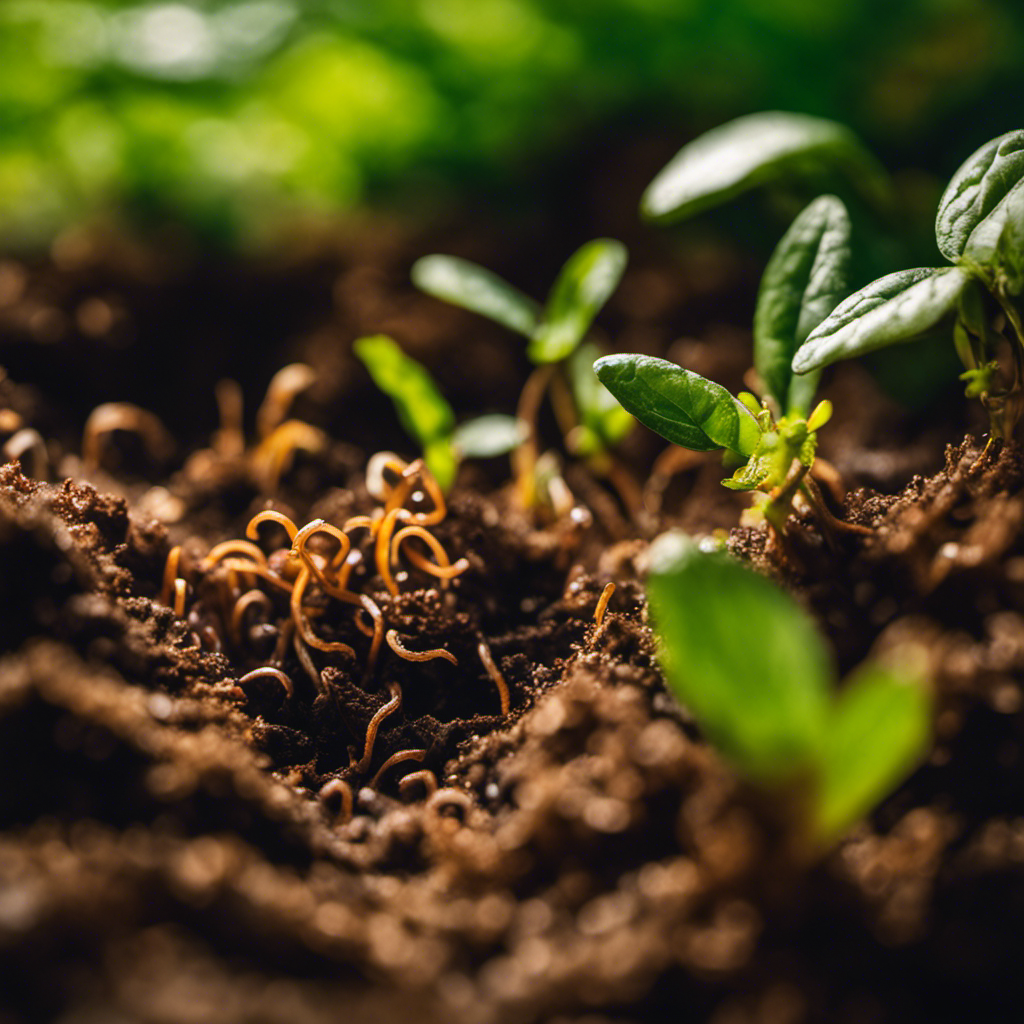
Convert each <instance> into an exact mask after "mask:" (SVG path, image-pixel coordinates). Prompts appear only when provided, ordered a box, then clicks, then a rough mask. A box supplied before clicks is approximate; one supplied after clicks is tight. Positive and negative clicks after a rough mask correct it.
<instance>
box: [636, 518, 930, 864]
mask: <svg viewBox="0 0 1024 1024" xmlns="http://www.w3.org/2000/svg"><path fill="white" fill-rule="evenodd" d="M649 564H650V574H649V577H648V581H647V596H648V601H649V603H650V610H651V616H652V619H653V622H654V627H655V630H656V632H657V635H658V641H659V646H660V652H659V658H660V661H661V664H662V667H663V669H664V672H665V678H666V681H667V682H668V685H669V687H670V688H671V689H672V691H673V692H674V693H675V695H676V697H677V698H678V699H679V700H680V702H681V703H682V704H684V705H685V706H686V707H687V708H689V709H690V710H691V711H692V712H693V714H694V716H695V717H696V719H697V722H698V723H699V725H700V727H701V729H702V730H703V731H704V733H705V734H706V736H707V738H708V739H709V740H710V741H711V742H712V743H713V744H714V745H715V746H716V747H717V748H718V749H719V750H720V751H721V752H722V754H723V755H724V756H725V757H726V758H727V759H728V760H729V761H730V762H732V764H733V765H734V766H735V767H736V769H737V770H738V771H739V772H741V773H742V774H743V775H745V776H746V777H747V778H748V779H749V780H750V781H751V782H753V783H755V784H756V785H758V786H761V787H763V788H765V789H766V790H770V791H773V792H776V793H779V794H781V795H782V797H783V798H784V799H787V798H788V799H790V800H791V802H792V808H791V811H792V812H793V813H795V815H796V818H797V822H798V827H799V828H800V830H801V831H802V832H803V833H804V836H805V838H808V839H810V840H811V841H812V843H813V844H814V845H815V846H817V847H819V848H820V847H823V846H827V845H829V844H830V843H832V842H834V841H835V840H837V839H838V838H839V837H841V836H842V834H843V833H844V832H846V831H847V830H848V829H849V827H850V826H851V825H853V824H854V823H855V822H856V821H857V820H858V819H859V818H861V817H862V816H863V815H864V814H866V813H867V812H869V811H870V810H871V808H872V807H874V806H875V805H876V804H877V803H878V802H879V801H880V800H881V799H882V798H883V797H884V796H885V795H886V794H887V793H889V792H890V791H891V789H892V788H893V787H894V786H895V785H896V784H897V783H899V782H900V781H901V780H902V779H903V778H904V777H905V776H906V775H907V773H908V772H909V771H910V770H911V768H912V767H913V766H914V765H915V764H916V763H918V762H919V761H920V760H921V759H922V757H923V756H924V753H925V751H926V749H927V744H928V740H929V735H930V722H931V707H930V704H931V702H930V698H929V694H928V691H927V688H926V686H925V685H924V679H923V677H922V672H921V670H920V668H914V667H913V666H912V664H911V663H912V661H913V660H914V659H910V658H908V659H905V661H906V664H904V665H903V666H902V667H901V668H895V667H889V666H886V665H883V664H881V663H879V662H868V663H865V664H864V665H861V666H860V668H858V669H857V670H856V671H854V672H853V673H852V674H851V675H850V676H849V677H848V678H847V679H846V680H845V681H844V682H843V685H842V687H841V689H840V690H839V692H838V693H837V692H836V691H835V686H834V680H835V671H834V669H833V667H832V665H831V663H830V658H829V656H828V653H827V651H826V649H825V645H824V643H823V642H822V639H821V637H820V636H819V635H818V633H817V631H816V630H815V629H814V627H813V625H812V624H811V622H810V620H809V619H808V617H807V615H806V614H805V613H804V612H803V611H802V609H801V608H800V607H799V606H798V605H797V604H796V602H795V601H793V600H792V599H791V598H790V597H789V596H788V595H786V594H784V593H783V592H782V591H781V590H779V589H778V588H777V587H775V586H774V585H773V584H772V583H770V582H769V581H768V580H766V579H764V578H763V577H761V576H758V575H757V574H756V573H754V572H752V571H751V570H749V569H747V568H746V567H744V566H742V565H741V564H740V563H739V562H736V561H735V560H733V559H732V558H731V557H729V556H728V555H725V554H724V553H721V552H716V553H706V552H704V551H702V550H701V549H700V547H699V546H698V545H697V544H696V543H695V542H694V541H693V540H691V539H690V538H689V537H687V536H686V535H685V534H681V533H667V534H663V535H662V536H661V537H659V538H658V540H656V541H655V542H654V544H653V545H652V546H651V550H650V556H649Z"/></svg>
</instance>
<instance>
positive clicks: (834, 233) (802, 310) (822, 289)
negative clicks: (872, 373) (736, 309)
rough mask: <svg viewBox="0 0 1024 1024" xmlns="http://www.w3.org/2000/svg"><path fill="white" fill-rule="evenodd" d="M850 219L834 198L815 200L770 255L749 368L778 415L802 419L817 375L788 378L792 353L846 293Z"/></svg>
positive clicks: (811, 398)
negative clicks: (793, 415) (755, 375)
mask: <svg viewBox="0 0 1024 1024" xmlns="http://www.w3.org/2000/svg"><path fill="white" fill-rule="evenodd" d="M849 273H850V218H849V215H848V214H847V212H846V207H845V206H844V205H843V203H842V201H841V200H839V199H837V198H836V197H835V196H819V197H818V198H817V199H815V200H814V202H812V203H811V204H810V205H809V206H808V207H806V208H805V209H804V210H803V211H802V212H801V213H800V214H799V216H798V217H797V218H796V220H794V221H793V223H792V225H791V226H790V228H789V230H788V231H787V232H786V234H785V235H784V236H783V238H782V241H781V242H779V244H778V246H777V247H776V249H775V252H773V253H772V257H771V259H770V260H769V261H768V266H767V267H766V268H765V272H764V276H763V277H762V278H761V288H760V291H759V292H758V296H757V308H756V310H755V311H754V367H755V369H756V370H757V373H758V375H759V376H760V378H761V380H762V381H763V383H764V386H765V390H766V391H767V393H768V394H769V395H771V397H772V398H774V400H775V402H776V404H777V405H778V409H779V412H780V413H781V414H786V413H797V414H799V415H806V414H807V412H808V411H809V410H810V407H811V402H812V401H813V399H814V391H815V388H816V387H817V385H818V376H819V375H818V374H808V375H807V376H806V377H797V378H794V376H793V369H792V362H793V356H794V355H795V354H796V350H797V349H798V348H799V347H800V346H801V345H802V344H803V342H804V341H805V340H806V339H807V335H808V334H810V333H811V331H812V330H814V328H815V327H817V326H818V324H820V323H821V321H822V320H824V319H825V317H826V316H828V314H829V313H831V312H832V310H833V309H835V307H836V306H837V305H838V304H839V302H840V301H841V300H842V299H843V298H844V297H845V296H846V295H847V293H848V287H849V286H848V281H849Z"/></svg>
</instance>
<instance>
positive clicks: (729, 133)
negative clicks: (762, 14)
mask: <svg viewBox="0 0 1024 1024" xmlns="http://www.w3.org/2000/svg"><path fill="white" fill-rule="evenodd" d="M777 183H785V184H793V183H802V184H803V185H804V186H805V187H806V186H809V187H810V188H811V189H812V191H811V194H812V195H813V194H815V193H816V192H820V191H823V190H824V189H829V190H839V191H840V192H841V193H842V194H843V195H849V196H851V197H856V198H857V199H858V200H860V201H861V202H863V203H864V204H866V205H867V206H868V207H869V208H871V209H874V210H876V211H878V212H880V213H887V212H888V211H890V210H891V208H892V205H893V197H892V186H891V183H890V180H889V177H888V175H887V174H886V172H885V170H884V168H883V167H882V166H881V165H880V164H879V162H878V161H877V160H876V159H875V157H874V156H872V154H871V153H870V152H869V151H868V150H867V149H865V147H864V146H863V145H862V143H861V142H860V140H859V139H858V138H857V137H856V135H854V134H853V132H851V131H850V130H849V129H848V128H846V127H844V126H843V125H841V124H837V123H836V122H834V121H827V120H824V119H822V118H820V117H810V116H808V115H806V114H790V113H786V112H784V111H778V110H771V111H765V112H762V113H758V114H749V115H747V116H746V117H739V118H737V119H736V120H734V121H729V122H728V123H726V124H723V125H721V126H719V127H718V128H714V129H712V130H711V131H709V132H706V133H705V134H703V135H701V136H699V137H698V138H696V139H694V140H693V141H692V142H690V143H688V144H687V145H686V146H684V147H683V148H682V149H681V150H680V151H679V152H678V153H677V154H676V155H675V156H674V157H673V158H672V160H671V161H670V162H669V163H668V164H667V166H666V167H665V168H664V170H662V171H661V173H660V174H658V176H657V177H656V178H655V179H654V181H652V182H651V184H650V185H649V186H648V187H647V190H646V191H645V192H644V195H643V198H642V200H641V203H640V211H641V213H642V214H643V215H644V216H645V217H647V218H648V219H650V220H657V221H671V220H681V219H683V218H685V217H691V216H693V215H694V214H697V213H700V212H701V211H703V210H707V209H710V208H711V207H713V206H718V205H720V204H721V203H724V202H726V201H728V200H730V199H733V198H734V197H735V196H738V195H740V194H741V193H743V192H746V191H748V190H750V189H753V188H756V187H758V186H763V185H772V184H777Z"/></svg>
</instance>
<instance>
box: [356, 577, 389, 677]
mask: <svg viewBox="0 0 1024 1024" xmlns="http://www.w3.org/2000/svg"><path fill="white" fill-rule="evenodd" d="M359 601H360V603H361V604H362V606H363V608H365V609H366V614H367V615H369V616H370V618H371V619H373V639H372V640H371V641H370V653H369V655H368V657H367V659H366V678H367V679H369V678H370V677H371V676H372V675H373V670H374V669H375V668H376V667H377V657H378V655H379V654H380V645H381V644H382V643H383V641H384V616H383V614H382V613H381V610H380V608H379V607H378V605H377V602H376V601H374V600H373V599H372V598H370V597H367V596H366V595H365V594H360V595H359ZM356 625H357V626H358V625H359V617H358V615H357V616H356Z"/></svg>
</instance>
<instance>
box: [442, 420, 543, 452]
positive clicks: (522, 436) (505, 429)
mask: <svg viewBox="0 0 1024 1024" xmlns="http://www.w3.org/2000/svg"><path fill="white" fill-rule="evenodd" d="M526 433H527V431H526V428H525V426H524V425H523V422H522V421H521V420H518V419H516V417H515V416H505V415H504V414H502V413H493V414H491V415H488V416H477V417H476V419H472V420H466V422H465V423H460V424H459V425H458V426H457V427H456V428H455V434H454V435H453V437H452V441H453V443H454V445H455V449H456V451H457V452H459V453H460V454H461V455H462V457H463V458H467V459H492V458H494V457H495V456H497V455H506V454H507V453H508V452H510V451H512V450H513V449H514V448H517V447H518V446H519V445H520V444H522V443H523V441H525V440H526Z"/></svg>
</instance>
